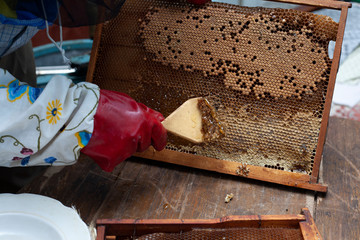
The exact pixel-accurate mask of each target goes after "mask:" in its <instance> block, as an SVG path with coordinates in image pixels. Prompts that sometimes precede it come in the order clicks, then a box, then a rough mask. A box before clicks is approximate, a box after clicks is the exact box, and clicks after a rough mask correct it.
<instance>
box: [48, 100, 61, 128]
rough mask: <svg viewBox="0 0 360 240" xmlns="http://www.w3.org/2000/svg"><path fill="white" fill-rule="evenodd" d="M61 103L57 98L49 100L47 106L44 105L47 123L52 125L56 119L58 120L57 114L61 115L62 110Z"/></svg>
mask: <svg viewBox="0 0 360 240" xmlns="http://www.w3.org/2000/svg"><path fill="white" fill-rule="evenodd" d="M61 105H62V104H61V103H60V100H58V99H56V100H55V101H54V100H53V101H52V102H49V104H48V106H47V107H46V109H47V111H46V119H47V120H49V124H53V125H54V124H56V123H57V121H59V120H60V117H59V116H61V110H63V109H62V107H61Z"/></svg>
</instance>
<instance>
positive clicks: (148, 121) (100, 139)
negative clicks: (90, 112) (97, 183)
mask: <svg viewBox="0 0 360 240" xmlns="http://www.w3.org/2000/svg"><path fill="white" fill-rule="evenodd" d="M162 120H164V117H163V116H162V115H161V113H159V112H156V111H154V110H152V109H150V108H148V107H146V106H145V105H144V104H142V103H138V102H136V101H135V100H134V99H132V98H130V97H129V96H127V95H126V94H123V93H119V92H114V91H108V90H100V99H99V105H98V108H97V111H96V114H95V117H94V131H93V133H92V136H91V139H90V141H89V143H88V144H87V145H86V146H85V147H84V148H83V149H82V150H81V152H82V153H84V154H86V155H88V156H89V157H91V158H92V159H94V161H95V162H96V163H97V164H98V165H99V166H100V167H101V168H102V169H103V170H105V171H108V172H111V171H112V170H113V169H114V168H115V166H116V165H118V164H119V163H120V162H122V161H124V160H125V159H126V158H128V157H130V156H131V155H133V154H134V153H135V152H141V151H144V150H146V149H147V148H148V147H149V146H150V145H153V147H154V148H155V149H156V150H158V151H160V150H162V149H163V148H164V147H165V145H166V138H167V134H166V130H165V128H164V127H163V126H162V124H161V121H162Z"/></svg>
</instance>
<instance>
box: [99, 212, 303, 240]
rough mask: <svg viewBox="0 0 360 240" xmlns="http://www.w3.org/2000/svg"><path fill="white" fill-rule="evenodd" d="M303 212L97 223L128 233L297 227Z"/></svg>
mask: <svg viewBox="0 0 360 240" xmlns="http://www.w3.org/2000/svg"><path fill="white" fill-rule="evenodd" d="M305 220H306V218H305V216H304V215H300V214H299V215H248V216H226V217H222V218H217V219H119V220H116V219H100V220H98V221H97V225H100V226H104V225H105V226H106V234H107V235H115V236H126V235H131V234H133V233H134V230H135V229H136V233H137V234H140V235H142V234H149V233H154V232H167V233H171V232H180V231H190V230H192V229H193V228H197V229H199V228H207V229H209V228H211V229H220V228H235V227H236V228H241V227H255V228H260V227H288V228H298V227H299V223H300V222H301V221H305Z"/></svg>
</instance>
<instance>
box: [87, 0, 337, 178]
mask: <svg viewBox="0 0 360 240" xmlns="http://www.w3.org/2000/svg"><path fill="white" fill-rule="evenodd" d="M337 28H338V23H336V22H334V21H333V20H332V19H330V18H328V17H326V16H321V15H315V14H313V13H308V12H300V11H296V10H292V9H267V8H248V7H240V6H234V5H228V4H222V3H208V4H206V5H204V6H201V7H194V6H193V5H191V4H188V3H187V2H186V1H185V0H177V1H166V0H127V1H126V2H125V3H124V5H123V7H122V9H121V11H120V13H119V15H118V16H117V17H116V18H115V19H113V20H111V21H109V22H106V23H104V24H103V27H102V35H101V44H100V46H99V51H98V56H97V63H96V68H95V70H94V76H93V82H94V83H96V84H98V85H99V86H100V87H101V88H105V89H111V90H116V91H120V92H125V93H127V94H128V95H130V96H131V97H133V98H134V99H136V100H137V101H138V102H141V103H144V104H145V105H147V106H149V107H151V108H153V109H155V110H157V111H159V112H161V113H162V114H163V115H164V116H165V117H166V116H167V115H169V114H170V113H171V112H172V111H174V110H175V109H176V108H177V107H179V106H180V105H181V104H182V103H183V102H185V101H186V100H187V99H189V98H193V97H200V96H201V97H206V99H207V100H208V101H209V103H210V104H211V105H212V106H214V107H215V108H216V113H217V117H218V120H219V122H221V126H222V127H223V128H224V131H225V132H226V135H225V136H224V137H222V138H217V139H214V140H213V141H209V142H206V143H204V144H200V145H194V144H191V143H189V142H187V141H185V140H183V139H179V138H178V137H176V136H171V135H170V134H169V143H168V145H167V147H166V148H167V149H170V150H173V151H179V152H186V153H189V154H196V155H201V156H207V157H212V158H217V159H222V160H226V161H234V162H239V163H243V164H249V165H256V166H261V167H269V168H272V169H277V170H281V171H292V172H301V173H306V174H311V172H312V167H313V162H314V161H313V160H314V156H315V154H316V152H314V151H315V150H316V147H317V143H318V136H319V129H320V125H321V122H322V117H323V113H324V103H325V100H326V99H325V97H324V96H326V93H327V87H328V83H329V75H330V69H331V64H332V61H331V59H330V58H329V57H328V55H327V47H328V44H329V41H331V40H332V41H334V40H335V39H336V33H337Z"/></svg>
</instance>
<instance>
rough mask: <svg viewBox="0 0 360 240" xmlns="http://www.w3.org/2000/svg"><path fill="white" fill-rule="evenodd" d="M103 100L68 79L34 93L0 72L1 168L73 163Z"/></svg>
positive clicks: (89, 87)
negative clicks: (100, 101)
mask: <svg viewBox="0 0 360 240" xmlns="http://www.w3.org/2000/svg"><path fill="white" fill-rule="evenodd" d="M99 94H100V90H99V88H98V86H96V85H94V84H91V83H79V84H76V85H75V84H73V83H72V81H71V80H69V79H67V78H66V77H65V76H55V77H53V78H52V80H51V81H50V82H49V83H48V84H47V86H46V87H45V88H44V89H41V88H33V87H30V86H28V85H26V84H23V83H21V82H20V81H19V80H17V79H15V78H14V77H13V76H11V75H10V74H9V73H7V72H5V71H3V70H2V69H0V122H1V124H0V153H1V154H0V166H6V167H15V166H34V165H69V164H73V163H75V162H76V160H77V158H78V157H79V154H80V150H81V148H82V147H84V146H85V145H86V144H87V143H88V141H89V140H90V137H91V133H92V131H93V129H94V115H95V112H96V110H97V106H98V102H99Z"/></svg>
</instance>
